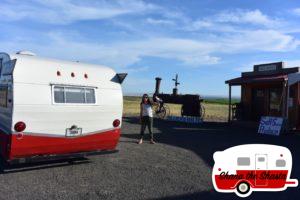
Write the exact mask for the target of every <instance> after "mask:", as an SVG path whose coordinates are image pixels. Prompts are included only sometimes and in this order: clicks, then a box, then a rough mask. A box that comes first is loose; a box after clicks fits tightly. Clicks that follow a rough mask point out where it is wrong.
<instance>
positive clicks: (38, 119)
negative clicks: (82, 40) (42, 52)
mask: <svg viewBox="0 0 300 200" xmlns="http://www.w3.org/2000/svg"><path fill="white" fill-rule="evenodd" d="M125 76H126V74H117V73H116V72H114V71H113V70H112V69H111V68H108V67H105V66H100V65H91V64H85V63H80V62H66V61H59V60H53V59H45V58H40V57H37V56H35V55H34V54H32V53H30V52H19V53H17V54H14V55H8V54H6V53H0V153H1V156H2V157H3V158H4V159H5V160H6V161H14V160H20V159H21V160H24V158H26V159H27V158H33V157H39V156H43V157H45V156H52V155H74V154H76V153H83V152H92V151H100V150H115V148H116V145H117V143H118V140H119V137H120V127H121V119H122V109H123V96H122V89H121V83H122V81H123V79H124V78H125Z"/></svg>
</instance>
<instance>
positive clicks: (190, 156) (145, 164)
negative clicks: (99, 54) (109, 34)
mask: <svg viewBox="0 0 300 200" xmlns="http://www.w3.org/2000/svg"><path fill="white" fill-rule="evenodd" d="M154 126H155V132H156V135H155V137H156V139H157V140H158V141H159V143H157V144H155V145H151V144H149V143H148V142H146V143H144V144H142V145H137V144H135V142H136V139H137V136H138V132H139V125H138V123H137V119H136V118H131V117H128V118H125V119H124V123H123V128H122V133H123V134H122V137H121V140H120V143H119V146H118V150H119V152H118V153H114V154H106V155H97V156H92V157H89V158H88V159H81V160H77V161H75V162H74V163H73V164H69V163H67V162H65V161H62V162H46V163H40V164H34V165H32V164H31V165H21V166H19V167H18V168H16V167H15V168H11V169H9V171H7V172H6V173H4V174H0V199H22V200H25V199H230V200H231V199H237V197H236V196H235V194H219V193H216V192H214V190H213V189H212V182H211V168H212V166H213V160H212V154H213V153H214V152H215V151H217V150H224V149H226V148H228V147H230V146H233V145H238V144H246V143H270V144H278V145H284V146H287V147H289V148H290V149H291V151H292V152H293V156H294V166H293V172H292V178H298V179H300V135H288V136H281V137H270V136H259V135H257V134H256V133H255V130H251V129H245V128H238V127H232V126H231V127H230V126H227V125H226V124H222V123H206V124H204V125H202V126H195V125H193V126H190V125H189V126H188V125H184V124H177V123H174V122H164V121H155V123H154ZM299 197H300V191H299V189H297V188H288V189H287V190H286V191H284V192H276V193H263V192H260V193H258V192H256V193H252V195H251V199H272V200H273V199H299Z"/></svg>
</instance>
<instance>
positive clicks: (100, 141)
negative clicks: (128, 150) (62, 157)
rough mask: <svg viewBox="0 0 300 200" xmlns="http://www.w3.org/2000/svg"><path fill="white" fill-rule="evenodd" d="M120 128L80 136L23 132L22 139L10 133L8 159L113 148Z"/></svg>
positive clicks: (118, 136) (116, 142)
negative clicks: (51, 135)
mask: <svg viewBox="0 0 300 200" xmlns="http://www.w3.org/2000/svg"><path fill="white" fill-rule="evenodd" d="M120 132H121V130H120V129H119V128H118V129H113V130H109V131H105V132H99V133H94V134H89V135H84V136H80V137H73V138H72V137H49V136H48V137H47V136H42V135H29V134H26V133H24V134H23V136H22V139H20V138H18V135H17V134H12V138H11V151H10V154H9V159H11V160H12V159H16V158H25V157H31V156H36V155H56V154H57V155H59V154H69V153H80V152H87V151H95V150H114V149H115V148H116V146H117V144H118V141H119V138H120Z"/></svg>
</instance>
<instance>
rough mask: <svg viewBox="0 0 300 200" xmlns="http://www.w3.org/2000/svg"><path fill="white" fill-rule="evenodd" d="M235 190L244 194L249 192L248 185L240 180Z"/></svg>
mask: <svg viewBox="0 0 300 200" xmlns="http://www.w3.org/2000/svg"><path fill="white" fill-rule="evenodd" d="M236 190H237V191H238V193H240V194H242V195H245V194H248V193H249V192H250V185H249V183H247V182H244V181H243V182H240V183H239V184H238V185H237V187H236Z"/></svg>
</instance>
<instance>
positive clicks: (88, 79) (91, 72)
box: [10, 54, 120, 88]
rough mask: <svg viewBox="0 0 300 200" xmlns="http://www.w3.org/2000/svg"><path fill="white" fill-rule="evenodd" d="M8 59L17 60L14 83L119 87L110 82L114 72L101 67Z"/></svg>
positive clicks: (39, 59)
mask: <svg viewBox="0 0 300 200" xmlns="http://www.w3.org/2000/svg"><path fill="white" fill-rule="evenodd" d="M10 57H11V59H17V61H16V66H15V69H14V73H13V74H14V82H22V83H36V84H49V83H50V84H51V83H53V84H56V83H57V84H66V85H69V84H76V85H87V86H89V85H91V86H92V85H95V83H98V84H99V83H101V86H103V87H109V88H112V87H119V86H120V84H118V83H117V82H116V81H112V80H114V77H115V76H116V72H115V71H114V70H112V69H111V68H109V67H106V66H103V65H94V64H87V63H81V62H70V61H62V60H56V59H48V58H42V57H38V56H32V55H22V54H12V55H10ZM58 74H60V75H58ZM72 74H73V75H74V76H72Z"/></svg>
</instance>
